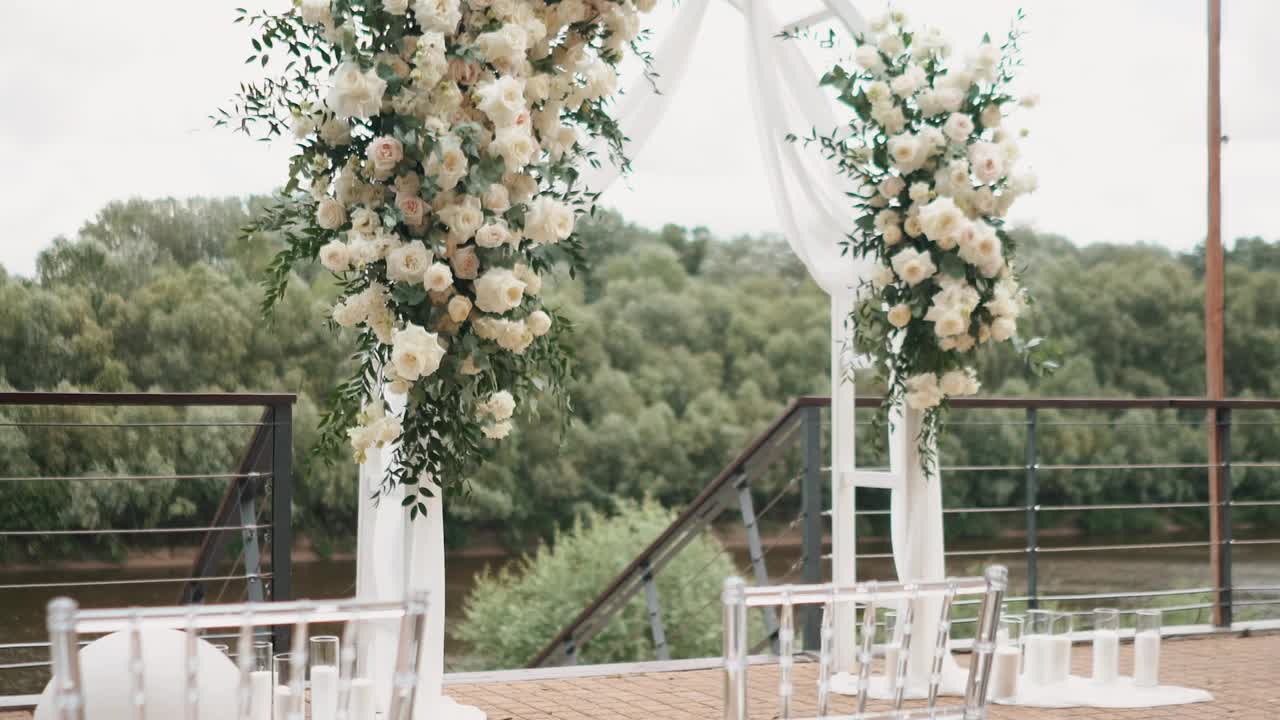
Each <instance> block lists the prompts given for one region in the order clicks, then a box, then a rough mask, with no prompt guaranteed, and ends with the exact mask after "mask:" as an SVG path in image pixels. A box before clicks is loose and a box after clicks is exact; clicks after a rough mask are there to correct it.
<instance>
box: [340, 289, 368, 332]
mask: <svg viewBox="0 0 1280 720" xmlns="http://www.w3.org/2000/svg"><path fill="white" fill-rule="evenodd" d="M368 314H369V313H368V310H367V309H366V308H365V306H364V304H363V303H361V302H360V299H359V297H358V296H353V297H349V298H347V299H346V300H344V301H342V302H339V303H338V304H337V305H334V306H333V315H332V317H333V321H334V322H336V323H338V325H340V326H342V327H345V328H350V327H355V326H356V325H358V324H360V323H362V322H364V319H365V318H366V317H368Z"/></svg>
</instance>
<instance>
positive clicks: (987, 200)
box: [969, 187, 996, 215]
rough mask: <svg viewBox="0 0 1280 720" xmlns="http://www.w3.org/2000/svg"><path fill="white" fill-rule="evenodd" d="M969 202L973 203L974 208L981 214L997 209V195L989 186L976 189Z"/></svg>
mask: <svg viewBox="0 0 1280 720" xmlns="http://www.w3.org/2000/svg"><path fill="white" fill-rule="evenodd" d="M969 202H971V203H972V204H973V209H974V210H977V211H978V214H979V215H990V214H991V213H993V212H995V209H996V196H995V195H994V194H993V193H992V192H991V188H989V187H981V188H978V189H977V190H975V191H974V193H973V197H971V198H969Z"/></svg>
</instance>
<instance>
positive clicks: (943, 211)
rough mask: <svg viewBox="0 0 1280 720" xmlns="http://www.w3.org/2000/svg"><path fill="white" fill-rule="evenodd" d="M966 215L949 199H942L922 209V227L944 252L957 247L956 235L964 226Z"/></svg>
mask: <svg viewBox="0 0 1280 720" xmlns="http://www.w3.org/2000/svg"><path fill="white" fill-rule="evenodd" d="M964 221H965V217H964V213H962V212H960V209H959V208H958V207H956V204H955V201H953V200H952V199H951V198H949V197H945V196H943V197H940V198H937V199H936V200H934V201H933V202H931V203H929V204H928V205H925V206H924V207H923V208H921V209H920V227H921V229H923V230H924V234H925V235H926V236H928V238H929V239H930V240H932V241H933V242H935V243H937V244H938V246H939V247H942V248H943V249H944V250H949V249H951V248H952V247H955V243H956V235H957V233H959V231H960V230H961V228H962V226H963V225H964Z"/></svg>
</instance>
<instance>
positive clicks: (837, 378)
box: [831, 289, 857, 673]
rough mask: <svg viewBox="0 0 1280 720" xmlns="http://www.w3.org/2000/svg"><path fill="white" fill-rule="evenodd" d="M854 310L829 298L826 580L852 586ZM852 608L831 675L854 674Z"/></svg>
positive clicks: (839, 615) (848, 299)
mask: <svg viewBox="0 0 1280 720" xmlns="http://www.w3.org/2000/svg"><path fill="white" fill-rule="evenodd" d="M852 310H853V293H852V292H850V291H848V290H847V289H842V291H840V292H837V293H833V294H832V295H831V580H832V582H834V583H835V584H836V585H851V584H853V583H854V582H856V579H857V562H856V555H857V538H856V536H855V525H854V521H855V517H854V508H855V502H854V482H853V470H854V467H855V462H854V459H855V458H854V454H855V453H854V450H855V442H854V432H855V430H856V425H855V424H854V383H853V378H852V377H849V378H848V381H847V382H846V378H845V372H846V368H847V366H848V364H849V363H848V362H847V361H848V357H849V356H848V355H847V354H846V352H845V350H846V348H845V344H846V341H847V340H848V339H849V334H848V332H847V331H846V330H845V319H846V318H848V317H849V313H850V312H851V311H852ZM855 620H856V616H855V608H854V606H853V605H852V604H846V605H840V606H837V607H836V616H835V623H834V630H835V638H834V640H835V643H834V650H835V667H834V668H833V670H834V672H850V673H851V672H854V671H855V658H856V646H855V639H854V626H855Z"/></svg>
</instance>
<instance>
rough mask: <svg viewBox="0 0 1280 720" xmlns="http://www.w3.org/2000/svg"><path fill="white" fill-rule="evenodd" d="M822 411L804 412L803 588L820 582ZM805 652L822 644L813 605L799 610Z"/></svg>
mask: <svg viewBox="0 0 1280 720" xmlns="http://www.w3.org/2000/svg"><path fill="white" fill-rule="evenodd" d="M823 496H824V494H823V492H822V409H821V408H817V407H811V408H807V409H806V410H805V411H804V478H803V480H801V485H800V498H801V505H802V507H803V512H804V550H803V552H804V556H803V558H802V559H803V563H804V565H803V567H802V568H801V577H802V578H803V579H804V582H805V583H806V584H810V585H816V584H818V583H821V582H822V523H823V519H822V518H823V516H822V500H823ZM801 610H802V612H803V613H804V615H803V616H802V617H801V619H800V621H801V623H802V626H801V627H802V631H803V633H804V635H803V639H804V648H805V650H809V651H812V650H814V649H816V648H817V647H818V645H819V643H820V641H821V632H822V613H821V608H819V607H818V606H816V605H808V606H805V607H803V608H801Z"/></svg>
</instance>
